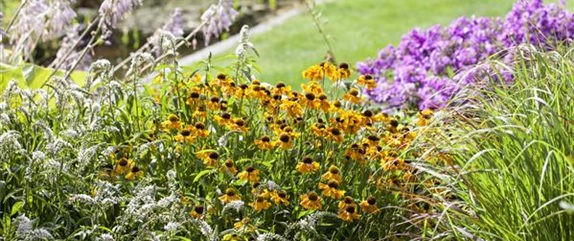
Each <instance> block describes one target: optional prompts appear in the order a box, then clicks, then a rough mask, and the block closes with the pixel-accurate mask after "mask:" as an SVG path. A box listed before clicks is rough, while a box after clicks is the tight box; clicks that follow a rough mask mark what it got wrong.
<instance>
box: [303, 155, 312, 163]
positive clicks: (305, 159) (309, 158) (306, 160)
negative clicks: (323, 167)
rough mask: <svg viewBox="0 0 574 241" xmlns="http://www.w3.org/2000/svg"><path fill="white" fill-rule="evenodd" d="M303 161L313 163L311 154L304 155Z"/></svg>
mask: <svg viewBox="0 0 574 241" xmlns="http://www.w3.org/2000/svg"><path fill="white" fill-rule="evenodd" d="M303 163H305V164H311V163H313V158H311V157H309V156H306V157H303Z"/></svg>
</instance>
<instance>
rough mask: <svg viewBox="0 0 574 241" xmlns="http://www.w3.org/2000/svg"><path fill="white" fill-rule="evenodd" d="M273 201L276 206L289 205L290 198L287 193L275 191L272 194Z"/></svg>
mask: <svg viewBox="0 0 574 241" xmlns="http://www.w3.org/2000/svg"><path fill="white" fill-rule="evenodd" d="M271 200H272V201H273V202H274V203H275V204H276V205H279V204H280V203H283V204H284V205H289V196H287V193H286V192H285V191H277V190H274V191H273V192H272V193H271Z"/></svg>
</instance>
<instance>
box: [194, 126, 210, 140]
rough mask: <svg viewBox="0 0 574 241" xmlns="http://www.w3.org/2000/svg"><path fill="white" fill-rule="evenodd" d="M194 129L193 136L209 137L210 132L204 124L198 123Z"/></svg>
mask: <svg viewBox="0 0 574 241" xmlns="http://www.w3.org/2000/svg"><path fill="white" fill-rule="evenodd" d="M193 127H194V128H193V135H196V136H199V137H203V138H205V137H207V136H209V130H207V128H206V127H205V125H204V124H203V122H197V123H195V125H194V126H193Z"/></svg>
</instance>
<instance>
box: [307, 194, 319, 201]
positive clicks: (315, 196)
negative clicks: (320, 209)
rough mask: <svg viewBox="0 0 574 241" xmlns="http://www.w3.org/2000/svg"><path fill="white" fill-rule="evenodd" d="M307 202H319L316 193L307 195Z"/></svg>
mask: <svg viewBox="0 0 574 241" xmlns="http://www.w3.org/2000/svg"><path fill="white" fill-rule="evenodd" d="M309 200H311V201H313V202H314V201H317V200H319V196H317V193H315V192H312V193H309Z"/></svg>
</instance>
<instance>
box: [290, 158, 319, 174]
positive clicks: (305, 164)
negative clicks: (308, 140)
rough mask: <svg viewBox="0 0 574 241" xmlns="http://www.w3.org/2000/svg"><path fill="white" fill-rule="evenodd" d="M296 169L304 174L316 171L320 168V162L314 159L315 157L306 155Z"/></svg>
mask: <svg viewBox="0 0 574 241" xmlns="http://www.w3.org/2000/svg"><path fill="white" fill-rule="evenodd" d="M295 169H297V171H298V172H300V173H303V174H306V173H314V172H316V171H318V170H319V163H318V162H315V161H313V158H311V157H309V156H305V157H303V160H301V161H300V162H299V163H298V164H297V167H296V168H295Z"/></svg>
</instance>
